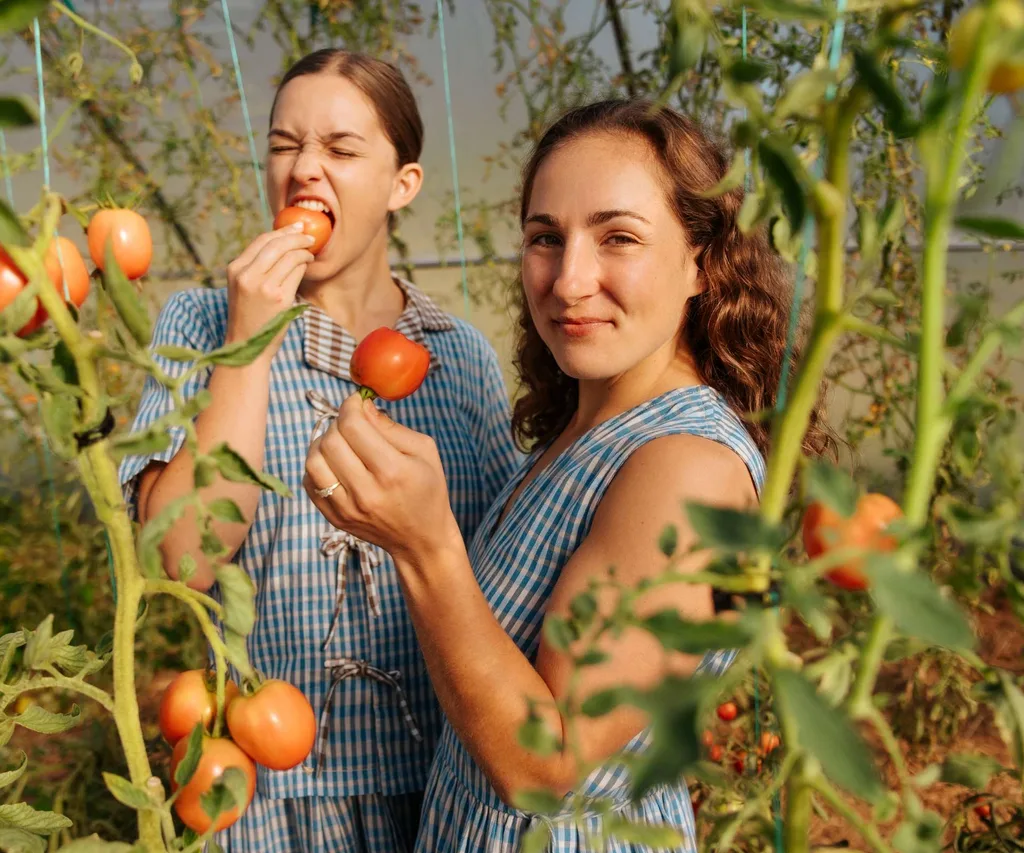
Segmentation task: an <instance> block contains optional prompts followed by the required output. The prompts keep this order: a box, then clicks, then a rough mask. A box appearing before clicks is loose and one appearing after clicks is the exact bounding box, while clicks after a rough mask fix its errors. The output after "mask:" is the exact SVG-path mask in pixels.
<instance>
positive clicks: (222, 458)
mask: <svg viewBox="0 0 1024 853" xmlns="http://www.w3.org/2000/svg"><path fill="white" fill-rule="evenodd" d="M209 455H210V457H211V458H212V459H213V461H214V462H215V463H216V464H217V470H218V471H220V473H221V476H222V477H223V478H224V479H225V480H230V481H231V482H232V483H249V484H251V485H254V486H262V487H263V488H264V489H268V490H270V491H272V492H274V493H275V494H278V495H281V496H282V497H285V498H290V497H292V492H291V489H289V488H288V487H287V486H286V485H285V484H284V483H282V482H281V481H280V480H279V479H277V477H275V476H273V475H272V474H267V473H265V472H262V471H256V470H254V469H253V467H252V466H251V465H250V464H249V463H248V462H246V461H245V459H244V458H243V457H242V456H241V455H240V454H238V453H237V452H235V451H234V450H232V449H231V448H230V447H228V445H227V444H226V443H223V442H222V443H221V444H218V445H217V446H216V447H214V448H213V449H212V450H211V451H210V453H209Z"/></svg>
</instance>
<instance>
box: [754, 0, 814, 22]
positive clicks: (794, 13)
mask: <svg viewBox="0 0 1024 853" xmlns="http://www.w3.org/2000/svg"><path fill="white" fill-rule="evenodd" d="M757 6H759V7H760V8H762V9H764V10H765V11H766V12H769V13H770V16H771V17H772V18H775V19H777V20H781V21H785V20H791V21H827V20H829V18H830V12H829V9H828V8H827V7H825V6H813V5H808V4H804V3H797V2H796V0H758V3H757Z"/></svg>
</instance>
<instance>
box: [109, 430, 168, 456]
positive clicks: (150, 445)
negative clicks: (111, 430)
mask: <svg viewBox="0 0 1024 853" xmlns="http://www.w3.org/2000/svg"><path fill="white" fill-rule="evenodd" d="M170 446H171V436H170V434H169V433H168V432H167V427H166V426H164V425H160V426H157V425H156V424H151V425H150V426H149V428H148V429H145V430H143V431H142V432H132V433H128V435H120V436H115V437H114V438H112V439H111V440H110V447H111V449H112V450H113V451H114V455H115V457H116V458H118V459H120V458H122V457H124V456H152V455H154V454H156V453H161V452H162V451H164V450H166V449H167V448H168V447H170Z"/></svg>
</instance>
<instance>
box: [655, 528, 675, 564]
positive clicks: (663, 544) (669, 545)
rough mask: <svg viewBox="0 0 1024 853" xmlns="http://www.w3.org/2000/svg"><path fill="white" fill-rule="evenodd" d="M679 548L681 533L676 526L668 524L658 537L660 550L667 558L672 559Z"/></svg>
mask: <svg viewBox="0 0 1024 853" xmlns="http://www.w3.org/2000/svg"><path fill="white" fill-rule="evenodd" d="M677 547H679V531H678V530H677V529H676V526H675V525H674V524H667V525H665V528H664V529H663V530H662V531H661V535H660V536H659V537H658V550H659V551H661V553H662V554H664V555H665V556H666V557H671V556H672V555H673V554H674V553H675V552H676V548H677Z"/></svg>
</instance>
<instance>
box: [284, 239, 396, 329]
mask: <svg viewBox="0 0 1024 853" xmlns="http://www.w3.org/2000/svg"><path fill="white" fill-rule="evenodd" d="M299 293H300V294H301V295H302V297H303V298H304V299H305V300H307V301H308V302H310V303H312V304H313V305H316V306H317V308H319V309H320V310H322V311H323V312H324V313H325V314H327V316H328V317H330V318H331V319H332V320H334V322H336V323H338V324H339V325H340V326H341V327H342V328H344V329H346V330H347V331H348V332H349V333H351V334H352V336H353V337H355V338H356V340H362V339H363V338H364V337H366V336H367V335H368V334H369V333H370V332H372V331H373V330H374V329H376V328H379V327H380V326H392V325H394V323H395V321H396V320H398V318H399V316H400V315H401V313H402V311H403V310H404V308H405V295H404V294H403V293H402V290H401V288H399V287H398V285H397V284H395V282H394V279H393V278H392V276H391V266H390V264H389V263H388V256H387V236H386V234H385V235H384V237H383V239H381V240H377V241H374V243H373V244H372V245H371V246H370V247H369V249H368V250H367V251H366V252H364V253H363V254H361V255H360V256H359V257H358V258H356V259H355V260H353V261H352V262H351V263H350V264H348V265H347V266H345V267H344V268H342V269H341V270H339V271H338V273H337V274H336V275H334V276H332V277H331V278H328V279H324V280H322V281H303V282H302V284H301V285H299Z"/></svg>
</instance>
